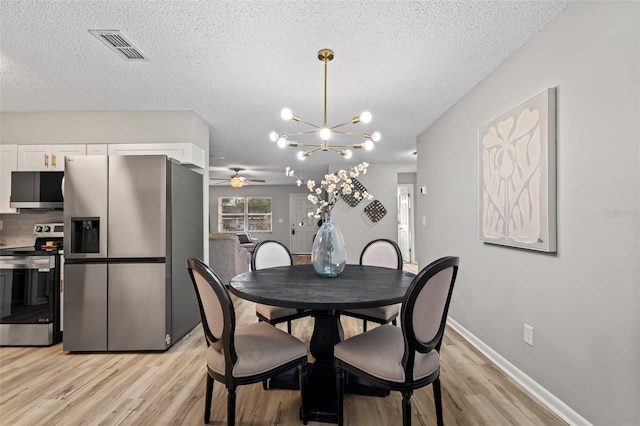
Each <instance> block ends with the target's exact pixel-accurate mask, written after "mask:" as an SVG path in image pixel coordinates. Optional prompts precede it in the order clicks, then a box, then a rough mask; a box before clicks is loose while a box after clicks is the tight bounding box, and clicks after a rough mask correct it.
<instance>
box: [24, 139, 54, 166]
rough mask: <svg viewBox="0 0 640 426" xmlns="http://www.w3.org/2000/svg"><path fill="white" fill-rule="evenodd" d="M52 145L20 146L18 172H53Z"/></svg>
mask: <svg viewBox="0 0 640 426" xmlns="http://www.w3.org/2000/svg"><path fill="white" fill-rule="evenodd" d="M50 166H51V145H18V170H22V171H39V170H51V169H50Z"/></svg>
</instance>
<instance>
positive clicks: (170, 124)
mask: <svg viewBox="0 0 640 426" xmlns="http://www.w3.org/2000/svg"><path fill="white" fill-rule="evenodd" d="M177 142H189V143H193V144H195V145H198V146H200V147H201V148H203V149H204V150H205V159H208V158H209V125H208V124H207V123H206V122H205V121H204V120H203V119H202V118H201V117H200V116H199V115H197V114H196V113H194V112H193V111H81V112H3V113H0V144H20V145H37V144H43V145H46V144H52V145H54V144H75V143H79V144H80V143H81V144H98V143H101V144H105V143H177ZM201 172H202V173H203V187H204V188H203V197H204V206H203V230H206V229H207V228H208V205H209V188H208V183H209V169H208V168H205V169H204V170H202V171H201ZM203 247H204V255H205V257H204V258H205V259H208V258H209V256H208V253H209V241H208V238H207V237H206V233H205V234H204V236H203Z"/></svg>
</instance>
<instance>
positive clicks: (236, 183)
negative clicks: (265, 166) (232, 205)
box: [229, 176, 244, 188]
mask: <svg viewBox="0 0 640 426" xmlns="http://www.w3.org/2000/svg"><path fill="white" fill-rule="evenodd" d="M229 183H230V184H231V186H232V187H234V188H242V185H244V181H243V180H242V179H241V178H239V177H238V176H234V177H232V178H231V180H230V181H229Z"/></svg>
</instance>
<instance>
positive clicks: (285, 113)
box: [280, 108, 293, 121]
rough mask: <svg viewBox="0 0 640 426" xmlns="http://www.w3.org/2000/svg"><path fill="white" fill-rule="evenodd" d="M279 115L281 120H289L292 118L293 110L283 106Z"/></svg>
mask: <svg viewBox="0 0 640 426" xmlns="http://www.w3.org/2000/svg"><path fill="white" fill-rule="evenodd" d="M280 117H282V119H283V120H287V121H289V120H291V119H292V118H293V112H292V111H291V110H290V109H289V108H284V109H283V110H282V111H280Z"/></svg>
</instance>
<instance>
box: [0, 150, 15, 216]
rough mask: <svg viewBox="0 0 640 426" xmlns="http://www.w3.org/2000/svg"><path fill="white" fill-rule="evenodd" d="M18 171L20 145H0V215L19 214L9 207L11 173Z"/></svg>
mask: <svg viewBox="0 0 640 426" xmlns="http://www.w3.org/2000/svg"><path fill="white" fill-rule="evenodd" d="M15 170H18V145H0V213H17V210H16V209H12V208H10V207H9V199H10V197H11V172H13V171H15Z"/></svg>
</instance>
